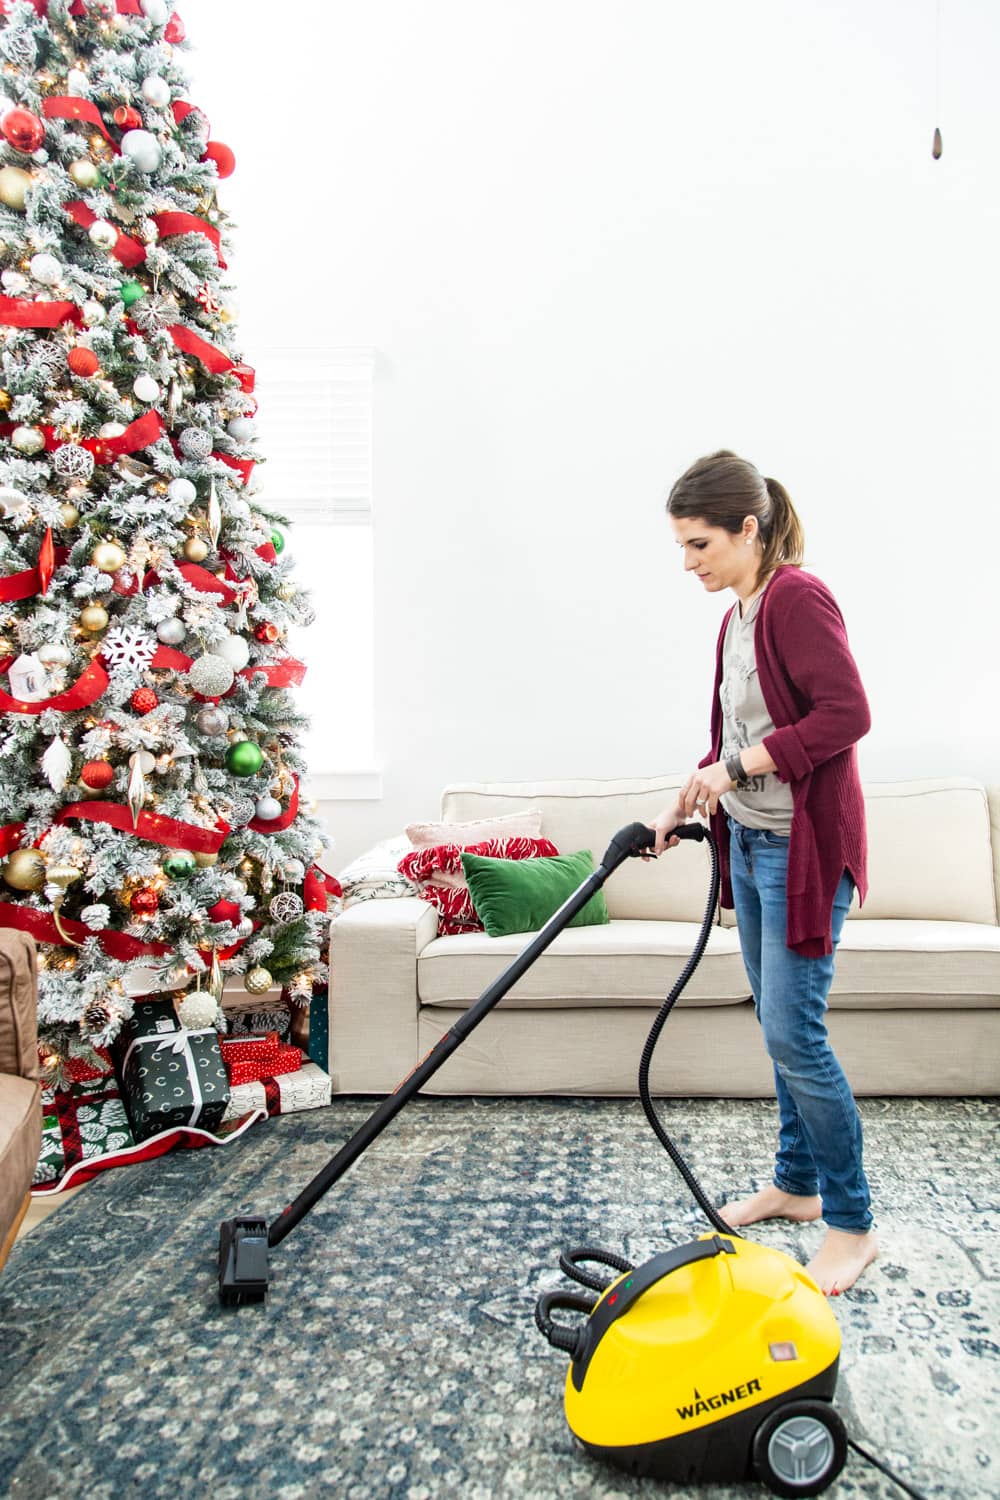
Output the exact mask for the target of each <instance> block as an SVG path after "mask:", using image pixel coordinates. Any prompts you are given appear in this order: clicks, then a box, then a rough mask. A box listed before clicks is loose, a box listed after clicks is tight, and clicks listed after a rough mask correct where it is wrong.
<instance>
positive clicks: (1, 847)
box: [0, 823, 24, 859]
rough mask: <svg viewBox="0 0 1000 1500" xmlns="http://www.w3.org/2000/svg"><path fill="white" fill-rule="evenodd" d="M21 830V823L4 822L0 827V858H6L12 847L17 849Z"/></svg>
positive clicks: (22, 827) (22, 825)
mask: <svg viewBox="0 0 1000 1500" xmlns="http://www.w3.org/2000/svg"><path fill="white" fill-rule="evenodd" d="M23 832H24V824H23V823H5V824H4V826H3V827H2V828H0V859H6V858H7V855H8V854H9V853H10V851H11V850H12V849H19V848H20V847H21V835H22V833H23Z"/></svg>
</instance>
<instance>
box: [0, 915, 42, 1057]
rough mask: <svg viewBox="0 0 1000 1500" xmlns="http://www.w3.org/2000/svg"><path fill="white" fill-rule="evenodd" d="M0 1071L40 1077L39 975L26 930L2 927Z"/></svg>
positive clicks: (0, 945)
mask: <svg viewBox="0 0 1000 1500" xmlns="http://www.w3.org/2000/svg"><path fill="white" fill-rule="evenodd" d="M0 1073H12V1074H14V1075H16V1076H18V1077H21V1078H27V1079H30V1080H31V1081H32V1082H37V1080H38V978H37V972H36V966H35V945H34V943H33V942H32V940H31V938H30V937H28V936H27V934H26V933H23V932H17V931H15V930H13V929H12V928H2V929H0Z"/></svg>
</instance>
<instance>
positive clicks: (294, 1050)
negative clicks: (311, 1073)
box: [227, 1047, 302, 1088]
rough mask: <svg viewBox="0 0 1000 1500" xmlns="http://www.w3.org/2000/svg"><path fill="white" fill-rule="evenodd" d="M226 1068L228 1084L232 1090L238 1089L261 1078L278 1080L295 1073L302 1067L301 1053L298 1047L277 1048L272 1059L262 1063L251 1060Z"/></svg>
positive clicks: (255, 1059)
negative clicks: (227, 1069)
mask: <svg viewBox="0 0 1000 1500" xmlns="http://www.w3.org/2000/svg"><path fill="white" fill-rule="evenodd" d="M227 1066H228V1067H229V1082H230V1083H231V1084H232V1085H233V1087H234V1088H240V1087H241V1086H242V1085H243V1084H245V1083H257V1082H258V1081H259V1080H260V1079H262V1078H278V1077H280V1076H281V1075H282V1074H284V1073H297V1072H298V1071H299V1069H300V1068H301V1066H302V1053H301V1052H300V1051H299V1049H298V1047H279V1048H278V1049H277V1051H276V1052H275V1055H274V1056H273V1057H268V1058H266V1059H265V1060H263V1061H261V1060H259V1059H257V1058H252V1059H248V1060H247V1061H245V1062H234V1063H230V1064H228V1065H227Z"/></svg>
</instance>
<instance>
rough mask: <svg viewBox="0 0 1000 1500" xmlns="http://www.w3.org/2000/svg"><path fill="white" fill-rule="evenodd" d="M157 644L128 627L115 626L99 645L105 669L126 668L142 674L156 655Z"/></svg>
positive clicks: (138, 631) (150, 638)
mask: <svg viewBox="0 0 1000 1500" xmlns="http://www.w3.org/2000/svg"><path fill="white" fill-rule="evenodd" d="M156 647H157V642H156V641H154V640H153V639H152V637H151V636H148V635H143V633H142V631H140V630H134V629H133V628H132V627H131V626H130V625H117V626H116V627H115V628H114V630H109V631H108V633H107V635H106V636H105V637H104V640H103V641H102V643H101V656H102V657H103V659H104V664H105V666H107V667H112V668H114V667H127V668H128V669H129V670H131V671H134V672H144V671H145V670H146V668H147V667H148V666H149V664H150V662H151V661H152V660H153V657H154V656H155V655H156Z"/></svg>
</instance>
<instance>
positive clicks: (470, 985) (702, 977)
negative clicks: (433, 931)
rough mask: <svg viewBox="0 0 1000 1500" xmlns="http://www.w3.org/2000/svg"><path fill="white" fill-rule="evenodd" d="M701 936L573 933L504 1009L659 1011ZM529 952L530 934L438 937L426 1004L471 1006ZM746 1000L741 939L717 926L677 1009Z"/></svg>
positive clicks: (425, 977)
mask: <svg viewBox="0 0 1000 1500" xmlns="http://www.w3.org/2000/svg"><path fill="white" fill-rule="evenodd" d="M698 930H699V924H698V923H695V922H645V921H634V922H632V921H627V920H621V919H619V920H617V921H616V920H612V921H610V922H608V923H607V924H606V925H605V926H601V927H568V928H566V929H565V931H563V932H561V933H560V934H559V935H558V937H556V938H554V939H553V941H552V943H551V944H550V945H549V947H548V948H546V950H545V952H544V953H543V954H542V955H541V956H540V957H539V958H537V959H536V960H535V962H534V964H533V965H532V966H531V968H530V969H529V970H528V972H527V973H526V974H524V975H522V977H521V978H520V979H519V980H518V981H517V983H516V984H515V985H514V986H513V988H512V989H511V990H510V992H509V994H508V995H506V996H505V997H504V999H503V1000H502V1001H501V1004H502V1005H521V1006H524V1007H528V1008H532V1007H538V1006H542V1007H545V1008H550V1007H554V1008H567V1009H575V1008H576V1007H579V1006H586V1007H591V1006H630V1005H640V1006H658V1005H659V1004H660V1003H661V1002H662V1001H663V999H664V998H665V996H666V995H667V993H668V991H669V989H670V987H671V985H672V984H673V983H674V981H675V980H676V979H677V977H678V975H679V974H680V972H681V970H682V969H683V967H684V965H685V963H686V962H687V960H688V958H689V957H690V954H691V950H692V948H693V947H694V945H695V942H696V940H697V937H698ZM524 946H525V939H524V934H523V933H521V934H516V933H515V934H512V935H511V936H509V937H501V938H490V937H487V936H486V935H485V934H483V933H465V934H463V935H462V936H459V937H439V938H435V939H434V940H433V941H432V942H430V943H428V944H427V946H426V947H425V948H424V949H423V951H422V952H421V954H420V957H419V959H418V960H417V993H418V998H419V1000H420V1003H421V1005H452V1006H454V1005H463V1006H464V1005H471V1004H472V1003H473V1002H474V1001H475V1000H477V999H478V997H479V996H480V995H481V994H482V992H483V990H485V989H486V987H487V986H488V985H490V984H492V983H493V981H494V979H496V978H497V976H498V975H499V974H501V973H502V972H503V970H504V969H505V968H506V967H507V965H508V964H509V963H510V962H511V960H512V959H514V958H515V957H516V956H517V954H518V953H520V952H521V950H522V948H524ZM747 994H748V985H747V978H746V972H745V970H744V968H743V959H742V956H741V954H740V945H739V939H738V938H737V935H736V933H735V932H732V931H727V930H725V929H723V928H721V927H713V928H712V932H711V936H710V938H709V942H708V947H707V949H706V951H705V955H704V957H703V958H702V961H701V963H700V964H699V965H698V968H697V969H696V970H695V972H694V975H693V976H692V978H691V980H690V981H689V983H688V985H687V988H686V989H685V991H684V993H683V995H682V996H681V999H680V1001H679V1002H678V1003H679V1004H681V1005H735V1004H739V1003H741V1002H743V1001H745V1000H746V998H747Z"/></svg>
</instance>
